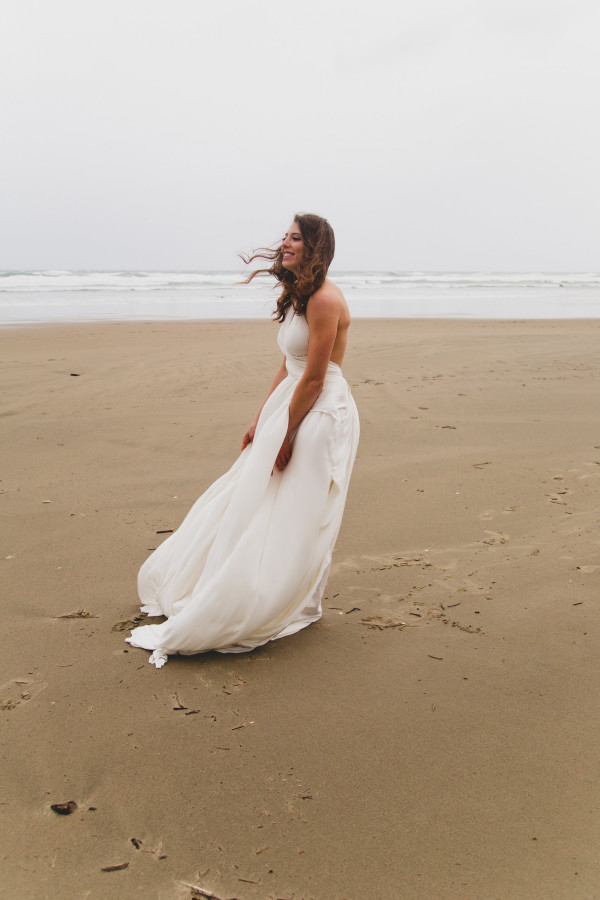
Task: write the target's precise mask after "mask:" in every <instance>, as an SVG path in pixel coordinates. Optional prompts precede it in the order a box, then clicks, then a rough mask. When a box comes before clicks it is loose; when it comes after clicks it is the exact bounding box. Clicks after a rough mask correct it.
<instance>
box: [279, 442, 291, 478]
mask: <svg viewBox="0 0 600 900" xmlns="http://www.w3.org/2000/svg"><path fill="white" fill-rule="evenodd" d="M291 455H292V447H291V444H290V439H289V437H288V435H287V434H286V436H285V438H284V441H283V444H282V445H281V450H280V451H279V453H278V454H277V459H276V460H275V468H276V469H278V471H279V472H283V470H284V469H285V467H286V466H287V464H288V463H289V461H290V457H291Z"/></svg>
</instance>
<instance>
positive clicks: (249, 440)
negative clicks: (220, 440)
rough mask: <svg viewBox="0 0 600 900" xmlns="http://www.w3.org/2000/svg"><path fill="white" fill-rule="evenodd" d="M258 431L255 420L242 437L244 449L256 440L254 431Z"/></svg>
mask: <svg viewBox="0 0 600 900" xmlns="http://www.w3.org/2000/svg"><path fill="white" fill-rule="evenodd" d="M255 431H256V422H253V423H252V425H251V426H250V428H249V429H248V431H247V432H246V434H245V435H244V437H243V438H242V450H245V449H246V447H247V446H248V444H251V443H252V441H253V440H254V432H255Z"/></svg>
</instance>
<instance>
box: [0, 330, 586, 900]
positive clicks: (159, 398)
mask: <svg viewBox="0 0 600 900" xmlns="http://www.w3.org/2000/svg"><path fill="white" fill-rule="evenodd" d="M599 338H600V321H587V322H586V321H561V322H558V321H545V322H531V321H530V322H518V321H510V322H490V321H441V320H429V321H416V320H392V321H384V320H379V321H375V320H373V321H366V320H362V321H356V322H355V323H354V324H353V326H352V335H351V344H350V348H349V351H348V354H347V361H346V365H345V367H344V370H345V374H346V377H347V378H348V380H349V382H350V384H351V386H352V390H353V393H354V396H355V399H356V402H357V405H358V407H359V412H360V415H361V426H362V436H361V444H360V447H359V454H358V458H357V462H356V466H355V471H354V476H353V482H352V484H351V488H350V495H349V499H348V504H347V508H346V516H345V519H344V523H343V525H342V530H341V533H340V537H339V540H338V544H337V549H336V552H335V557H334V566H333V570H332V575H331V578H330V581H329V584H328V588H327V591H326V598H325V601H324V615H323V618H322V620H321V621H320V622H319V623H317V624H315V625H313V626H311V627H310V628H308V629H306V630H304V631H302V632H300V633H299V634H297V635H295V636H294V637H291V638H287V639H284V640H281V641H276V642H273V643H271V644H269V645H267V646H265V647H263V648H261V649H259V650H257V651H255V652H253V653H250V654H243V655H236V656H225V655H219V654H213V653H210V654H205V655H202V656H196V657H174V658H171V659H170V660H169V663H168V665H167V666H166V667H165V668H164V669H162V670H160V671H157V670H156V669H154V668H153V667H152V666H149V665H148V663H147V659H148V654H147V653H146V652H145V651H142V650H135V649H133V648H130V647H128V645H127V644H126V643H125V642H124V637H125V636H126V634H127V633H128V631H127V628H128V627H129V626H130V625H131V624H132V623H133V622H134V621H135V620H136V616H137V614H138V607H137V597H136V591H135V579H136V573H137V569H138V567H139V565H140V563H141V562H142V561H143V560H144V559H145V558H146V556H147V555H148V552H149V550H150V549H151V548H153V547H155V546H157V542H159V541H161V540H162V539H163V538H164V536H165V535H164V534H163V532H167V531H168V530H169V529H173V528H176V527H177V525H178V524H179V522H180V521H181V520H182V518H183V516H184V515H185V513H186V511H187V509H188V508H189V506H190V505H191V504H192V502H193V501H194V500H195V499H196V497H197V496H198V495H199V494H200V493H201V492H202V491H203V490H204V489H205V488H206V487H207V486H208V485H209V484H210V483H211V482H212V481H213V480H214V479H215V478H216V477H217V476H218V475H220V474H221V473H222V472H223V471H224V470H225V469H226V468H227V467H228V466H229V465H230V464H231V463H232V462H233V460H234V459H235V457H236V455H237V453H238V450H239V443H240V440H241V436H242V434H243V432H244V431H245V428H246V427H247V424H248V422H249V421H250V420H251V418H252V416H253V414H254V412H255V410H256V408H257V407H258V406H259V405H260V403H261V401H262V399H263V396H264V394H265V392H266V389H267V387H268V385H269V383H270V380H271V376H272V373H273V371H274V369H275V368H276V367H277V365H278V362H279V357H278V353H277V349H276V345H275V327H274V326H272V325H271V324H269V323H258V322H251V323H242V322H227V323H226V322H220V323H218V322H216V323H206V322H202V323H188V324H179V323H178V324H157V323H148V324H145V323H142V324H137V323H136V324H107V325H105V324H102V325H100V324H98V325H73V326H35V327H27V328H18V329H6V330H4V331H2V332H0V344H1V348H2V353H1V359H2V384H3V409H2V413H3V418H2V423H3V427H2V443H3V461H4V465H3V472H2V481H1V483H0V491H1V492H2V494H1V496H0V501H1V502H2V508H3V537H2V552H1V554H0V564H1V566H2V572H3V591H2V618H3V624H4V641H3V651H2V659H1V665H2V672H3V676H2V677H1V678H0V682H1V684H2V689H1V690H0V698H1V699H2V703H1V704H0V705H1V707H2V709H1V710H0V722H1V723H2V757H3V759H2V771H3V778H2V797H1V801H2V802H1V805H0V815H1V817H2V852H1V856H2V870H3V875H2V885H3V891H2V892H0V896H2V897H7V898H18V900H28V898H36V900H39V898H46V897H47V898H55V897H61V898H64V900H84V898H98V900H113V898H114V900H122V898H130V897H136V896H140V897H145V898H158V900H171V898H174V900H179V898H182V900H183V898H186V900H188V898H198V897H202V896H211V895H215V896H216V897H218V898H233V897H236V898H240V900H255V898H259V900H263V898H285V900H300V898H304V900H311V898H312V900H365V898H369V900H371V898H377V900H380V898H381V900H387V898H389V900H398V898H402V900H406V898H410V900H412V898H415V900H429V898H431V900H439V898H444V900H454V898H457V900H488V898H489V900H491V898H494V900H496V898H497V900H504V898H506V897H510V898H512V900H538V898H539V900H548V898H550V897H551V898H553V900H563V898H564V900H579V898H591V897H595V896H599V895H600V854H599V852H598V837H597V834H598V809H599V807H600V778H599V775H600V773H599V769H600V754H599V753H598V746H599V745H600V715H599V713H598V696H599V694H600V667H599V666H598V637H599V635H600V603H599V591H598V581H599V577H598V576H599V575H600V560H599V548H600V537H599V529H598V526H599V522H600V424H599V421H598V411H599V404H598V399H599V396H600V390H599V373H600V365H599V362H598V346H599ZM286 541H293V531H292V530H290V534H289V535H287V536H282V553H284V552H285V546H286ZM69 801H74V803H75V804H76V807H75V808H74V810H73V811H72V812H71V813H70V814H68V815H64V814H61V812H60V811H59V812H55V811H53V810H52V808H51V807H52V805H55V804H64V803H68V802H69ZM114 867H118V868H114ZM106 869H109V871H105V870H106ZM193 886H196V887H197V888H201V889H202V890H203V891H204V892H205V893H204V894H203V893H198V892H196V893H194V889H193Z"/></svg>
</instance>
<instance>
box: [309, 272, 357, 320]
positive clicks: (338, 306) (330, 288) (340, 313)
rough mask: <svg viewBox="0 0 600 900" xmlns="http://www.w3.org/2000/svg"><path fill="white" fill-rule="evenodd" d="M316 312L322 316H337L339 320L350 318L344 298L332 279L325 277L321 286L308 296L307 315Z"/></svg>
mask: <svg viewBox="0 0 600 900" xmlns="http://www.w3.org/2000/svg"><path fill="white" fill-rule="evenodd" d="M311 312H312V313H317V314H319V315H324V316H337V318H338V319H340V320H342V321H343V320H345V319H347V320H348V321H349V320H350V313H349V312H348V305H347V303H346V299H345V297H344V295H343V293H342V292H341V290H340V289H339V287H338V286H337V284H334V282H333V281H330V280H329V278H326V279H325V281H324V282H323V284H322V285H321V287H320V288H319V289H318V290H316V291H315V292H314V294H313V295H312V297H311V298H310V302H309V304H308V308H307V315H310V313H311Z"/></svg>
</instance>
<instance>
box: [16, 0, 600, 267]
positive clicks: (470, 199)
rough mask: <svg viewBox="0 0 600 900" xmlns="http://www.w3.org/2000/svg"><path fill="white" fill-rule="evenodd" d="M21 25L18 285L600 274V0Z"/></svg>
mask: <svg viewBox="0 0 600 900" xmlns="http://www.w3.org/2000/svg"><path fill="white" fill-rule="evenodd" d="M0 6H1V12H2V15H1V16H0V104H1V109H0V123H1V128H2V138H1V141H0V268H3V269H12V268H22V269H30V268H33V269H37V268H50V269H63V268H67V269H70V268H73V269H77V268H99V269H111V268H125V269H196V270H202V269H220V268H224V269H232V268H237V264H238V263H237V258H236V255H235V253H236V251H238V250H248V249H251V248H252V247H254V246H257V245H260V244H265V243H272V242H273V241H275V240H277V239H278V238H279V237H280V235H281V233H282V231H283V230H285V228H286V227H287V225H288V224H289V221H290V219H291V217H292V216H293V213H294V212H295V211H297V210H298V211H308V212H316V213H319V214H321V215H324V216H326V217H327V218H329V220H330V221H331V223H332V225H333V227H334V229H335V232H336V239H337V244H338V252H337V255H336V259H335V262H334V268H337V269H372V268H373V269H393V270H458V271H461V270H482V269H483V270H487V269H492V270H500V271H502V270H504V271H538V270H543V271H561V270H573V271H592V270H594V271H596V270H598V269H600V261H599V258H598V252H599V251H598V248H599V247H600V177H599V168H600V166H599V162H598V160H600V117H599V115H598V103H599V100H598V97H599V95H600V53H599V51H598V36H599V34H600V3H598V0H362V2H360V3H355V2H352V0H277V2H274V0H254V2H252V0H13V2H9V0H0Z"/></svg>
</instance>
